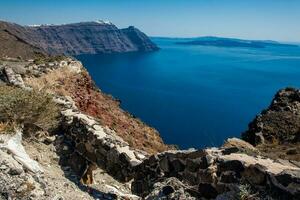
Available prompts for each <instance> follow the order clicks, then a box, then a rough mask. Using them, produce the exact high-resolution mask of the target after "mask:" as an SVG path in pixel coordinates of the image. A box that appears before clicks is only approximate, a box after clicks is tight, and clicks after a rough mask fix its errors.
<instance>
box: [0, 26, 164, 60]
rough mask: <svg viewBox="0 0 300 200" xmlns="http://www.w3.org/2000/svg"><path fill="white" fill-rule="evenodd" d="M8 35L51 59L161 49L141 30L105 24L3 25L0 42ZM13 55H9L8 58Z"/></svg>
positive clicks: (0, 27) (0, 28) (0, 31)
mask: <svg viewBox="0 0 300 200" xmlns="http://www.w3.org/2000/svg"><path fill="white" fill-rule="evenodd" d="M5 35H9V37H14V38H18V41H21V42H22V44H26V45H27V46H31V47H33V50H31V51H37V50H38V51H39V52H41V53H42V52H46V53H48V54H51V55H53V54H55V55H57V54H67V55H79V54H96V53H122V52H134V51H154V50H157V49H158V47H157V46H156V45H155V44H154V43H152V42H151V40H150V39H149V38H148V37H147V36H146V35H145V34H144V33H142V32H140V31H139V30H138V29H136V28H133V27H129V28H127V29H118V28H117V27H116V26H115V25H113V24H112V23H106V22H103V21H96V22H82V23H74V24H66V25H42V26H20V25H17V24H13V23H7V22H0V40H1V36H2V37H4V36H5ZM1 50H3V51H4V52H2V53H1V54H3V55H5V49H1ZM11 53H13V52H11ZM11 53H10V52H8V51H7V54H11ZM20 55H23V54H20ZM8 56H11V55H8Z"/></svg>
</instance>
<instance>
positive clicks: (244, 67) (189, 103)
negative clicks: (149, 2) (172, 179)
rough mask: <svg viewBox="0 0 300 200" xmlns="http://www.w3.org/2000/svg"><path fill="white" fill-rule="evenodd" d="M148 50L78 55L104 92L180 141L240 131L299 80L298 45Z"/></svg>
mask: <svg viewBox="0 0 300 200" xmlns="http://www.w3.org/2000/svg"><path fill="white" fill-rule="evenodd" d="M154 42H156V43H157V44H158V46H159V47H160V48H161V50H160V51H157V52H153V53H129V54H122V55H81V56H78V59H80V60H81V61H82V62H83V64H84V65H85V67H87V69H88V71H89V72H90V74H91V75H92V77H93V78H94V80H95V81H96V83H97V85H98V86H99V87H100V88H101V90H102V91H104V92H106V93H109V94H112V95H113V96H114V97H116V98H118V99H120V100H121V102H122V104H121V106H122V108H123V109H124V110H127V111H129V112H130V113H132V114H133V115H135V116H136V117H138V118H140V119H142V120H143V121H144V122H146V123H147V124H149V125H150V126H153V127H155V128H156V129H157V130H158V131H159V132H160V134H161V136H162V138H163V139H164V141H165V142H166V143H169V144H177V145H179V146H180V147H181V148H189V147H196V148H200V147H204V146H213V145H220V144H222V143H223V141H224V140H225V139H226V138H228V137H233V136H237V137H239V136H240V135H241V133H242V132H243V131H245V130H246V129H247V125H248V123H249V122H250V121H251V120H252V119H253V118H254V117H255V115H256V114H258V113H259V112H260V111H261V110H262V109H264V108H266V107H267V106H268V105H269V104H270V102H271V100H272V98H273V96H274V94H275V93H276V91H278V90H279V89H281V88H284V87H287V86H294V87H300V47H285V48H282V47H280V48H279V47H277V48H274V47H272V48H264V49H251V48H249V49H248V48H218V47H207V46H181V45H176V44H174V42H175V41H174V40H171V39H154Z"/></svg>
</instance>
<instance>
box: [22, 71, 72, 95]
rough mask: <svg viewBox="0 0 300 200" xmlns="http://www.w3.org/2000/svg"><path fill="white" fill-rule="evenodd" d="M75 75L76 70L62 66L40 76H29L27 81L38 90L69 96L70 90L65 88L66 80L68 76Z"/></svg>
mask: <svg viewBox="0 0 300 200" xmlns="http://www.w3.org/2000/svg"><path fill="white" fill-rule="evenodd" d="M73 75H75V72H73V71H72V70H70V69H69V68H68V67H62V68H60V69H57V70H54V71H51V72H49V73H47V74H45V75H43V76H42V77H39V78H27V79H25V83H26V84H27V85H29V86H31V87H32V88H34V89H36V90H38V91H44V92H46V93H52V94H53V93H55V94H58V95H62V96H68V92H67V91H66V90H65V85H66V83H65V82H66V79H67V78H68V77H71V76H73Z"/></svg>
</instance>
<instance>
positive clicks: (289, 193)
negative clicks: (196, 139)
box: [132, 147, 300, 199]
mask: <svg viewBox="0 0 300 200" xmlns="http://www.w3.org/2000/svg"><path fill="white" fill-rule="evenodd" d="M170 177H175V178H177V179H178V180H179V181H181V182H182V183H184V184H185V188H184V190H185V192H187V193H190V194H191V195H192V196H194V197H195V198H206V199H212V198H213V199H214V198H217V196H218V195H221V194H224V193H226V192H229V191H231V192H233V191H234V193H235V194H238V192H239V191H240V189H239V188H240V187H241V186H243V185H249V187H250V188H251V190H252V191H253V192H254V193H257V194H259V195H269V194H268V191H272V194H273V195H274V194H276V195H278V196H277V197H279V199H297V198H298V197H299V195H300V168H299V165H296V164H292V163H289V162H288V161H286V162H280V161H273V160H271V159H267V158H263V157H260V156H250V155H247V154H245V153H242V152H240V151H239V150H238V149H237V148H232V147H231V148H210V149H205V150H188V151H169V152H164V153H161V154H158V155H154V156H151V157H150V158H148V159H147V160H145V161H144V162H143V163H142V164H140V165H139V166H137V167H136V168H135V177H134V182H133V183H132V190H133V192H134V193H136V194H137V195H140V196H143V197H146V196H147V195H148V194H149V193H151V191H153V189H155V185H157V183H159V182H163V181H165V180H166V179H168V178H170Z"/></svg>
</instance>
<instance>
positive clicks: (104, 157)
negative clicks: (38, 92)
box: [56, 99, 146, 182]
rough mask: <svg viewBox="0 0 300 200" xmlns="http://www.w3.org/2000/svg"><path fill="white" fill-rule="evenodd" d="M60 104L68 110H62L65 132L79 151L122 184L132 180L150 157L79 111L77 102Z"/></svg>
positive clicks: (60, 101)
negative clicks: (75, 104) (134, 169)
mask: <svg viewBox="0 0 300 200" xmlns="http://www.w3.org/2000/svg"><path fill="white" fill-rule="evenodd" d="M56 102H59V103H60V104H64V105H65V106H66V107H67V109H65V110H64V111H62V116H63V118H64V120H63V130H64V135H65V137H66V138H67V139H68V140H70V141H71V142H72V145H73V147H74V149H75V151H76V152H77V153H78V154H80V155H81V156H82V157H83V158H85V159H87V160H88V161H89V162H91V163H94V164H96V165H98V166H99V167H101V168H103V169H105V170H106V171H107V172H108V173H109V174H111V175H112V176H114V177H115V178H116V179H118V180H120V181H124V182H125V181H129V180H130V179H132V177H133V168H134V167H135V166H136V165H138V164H140V163H141V162H142V160H143V159H145V158H146V154H145V153H144V152H141V151H138V150H135V149H132V148H130V147H129V144H128V143H127V142H124V140H123V139H122V138H120V137H118V136H117V135H116V133H115V132H114V131H113V130H111V129H109V128H107V127H103V126H102V125H101V124H100V123H99V122H97V121H96V120H95V119H94V118H92V117H90V116H88V115H85V114H83V113H81V112H79V111H78V110H76V108H75V106H74V104H73V103H70V102H68V101H66V100H64V99H56Z"/></svg>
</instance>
